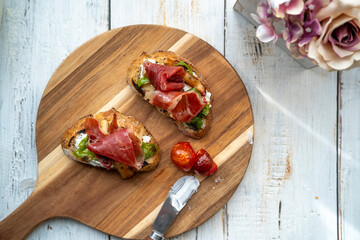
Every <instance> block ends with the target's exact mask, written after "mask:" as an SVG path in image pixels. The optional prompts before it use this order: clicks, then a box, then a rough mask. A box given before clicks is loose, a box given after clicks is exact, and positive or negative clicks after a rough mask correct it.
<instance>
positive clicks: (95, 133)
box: [84, 118, 113, 170]
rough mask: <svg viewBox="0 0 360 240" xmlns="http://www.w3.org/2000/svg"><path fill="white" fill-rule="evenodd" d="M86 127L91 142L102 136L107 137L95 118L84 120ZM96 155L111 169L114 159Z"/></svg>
mask: <svg viewBox="0 0 360 240" xmlns="http://www.w3.org/2000/svg"><path fill="white" fill-rule="evenodd" d="M84 128H85V131H86V134H87V135H88V137H89V142H90V144H91V143H95V142H97V141H99V139H101V138H102V137H105V136H106V135H105V134H104V133H103V132H102V131H101V130H100V127H99V123H98V121H96V119H94V118H86V119H85V122H84ZM90 151H91V150H90ZM95 155H96V158H97V159H98V160H99V162H100V163H101V164H102V165H103V166H104V167H105V168H106V169H107V170H110V169H111V166H112V162H113V161H112V160H111V159H108V158H106V157H104V156H100V155H97V154H95Z"/></svg>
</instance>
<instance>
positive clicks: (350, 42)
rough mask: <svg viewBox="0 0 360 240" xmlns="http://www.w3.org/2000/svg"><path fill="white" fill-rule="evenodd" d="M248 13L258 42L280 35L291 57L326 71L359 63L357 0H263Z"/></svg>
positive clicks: (359, 44) (358, 4) (359, 38)
mask: <svg viewBox="0 0 360 240" xmlns="http://www.w3.org/2000/svg"><path fill="white" fill-rule="evenodd" d="M251 16H252V18H253V19H254V20H255V21H256V22H258V23H259V24H260V25H259V26H258V28H257V30H256V36H257V37H258V38H259V39H260V41H262V42H270V41H274V42H276V41H277V39H278V38H282V39H284V41H285V42H286V46H287V48H288V49H289V51H290V53H291V55H292V56H294V57H295V58H303V57H308V58H309V59H311V60H312V61H313V62H315V63H316V64H318V65H319V66H320V67H322V68H324V69H327V70H329V71H331V70H345V69H350V68H353V67H357V66H360V0H267V1H266V2H260V3H259V4H258V5H257V15H256V14H251ZM275 29H277V32H276V31H275ZM279 29H280V31H279Z"/></svg>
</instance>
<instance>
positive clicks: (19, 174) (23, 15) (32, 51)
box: [0, 0, 108, 239]
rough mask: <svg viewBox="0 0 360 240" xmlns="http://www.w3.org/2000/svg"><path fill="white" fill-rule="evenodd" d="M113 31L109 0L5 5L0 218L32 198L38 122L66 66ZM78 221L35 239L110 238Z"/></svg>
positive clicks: (51, 227) (0, 62)
mask: <svg viewBox="0 0 360 240" xmlns="http://www.w3.org/2000/svg"><path fill="white" fill-rule="evenodd" d="M107 29H108V2H107V1H106V2H105V1H92V0H82V1H55V2H53V1H36V2H35V1H10V0H7V1H5V2H4V12H3V19H2V23H1V27H0V46H1V48H0V112H1V115H0V139H1V140H0V142H1V145H0V159H1V161H0V196H1V199H0V218H1V219H3V218H5V217H6V216H7V215H8V214H9V213H11V212H12V211H13V210H14V209H15V208H17V207H18V206H19V205H20V204H21V203H22V202H23V201H24V200H25V199H26V198H27V197H28V196H29V195H30V193H31V191H32V189H33V186H34V183H35V180H36V175H37V158H36V146H35V120H36V113H37V108H38V104H39V102H40V98H41V95H42V92H43V90H44V89H45V86H46V84H47V82H48V80H49V79H50V77H51V75H52V73H53V72H54V71H55V69H56V67H57V66H58V65H59V64H60V63H61V61H62V60H63V59H64V58H65V57H66V56H67V55H68V54H69V53H71V52H72V51H73V50H74V49H75V48H76V47H78V46H79V45H80V44H82V43H83V42H85V41H86V40H88V39H89V38H91V37H93V36H95V35H97V34H99V33H101V32H104V31H106V30H107ZM107 238H108V236H107V235H106V234H103V233H99V232H98V231H96V230H93V229H91V228H89V227H86V226H84V225H83V224H80V223H77V222H76V221H73V220H62V219H55V220H50V221H47V222H45V223H43V224H41V225H40V226H39V227H38V228H37V229H36V230H35V231H34V232H33V233H32V234H31V235H30V236H29V239H107Z"/></svg>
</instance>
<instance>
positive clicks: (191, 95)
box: [147, 90, 207, 122]
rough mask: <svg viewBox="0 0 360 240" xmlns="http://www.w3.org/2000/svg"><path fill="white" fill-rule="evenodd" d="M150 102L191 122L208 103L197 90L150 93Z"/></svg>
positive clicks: (182, 120)
mask: <svg viewBox="0 0 360 240" xmlns="http://www.w3.org/2000/svg"><path fill="white" fill-rule="evenodd" d="M147 97H149V98H150V103H151V104H153V105H155V106H157V107H159V108H161V109H164V110H166V111H168V112H169V113H170V114H171V116H172V117H173V118H174V119H175V120H177V121H179V122H190V121H191V119H193V118H194V117H195V116H196V115H198V114H199V113H200V112H201V110H202V109H203V108H204V107H205V105H206V104H207V102H206V100H205V99H204V98H202V97H200V96H199V94H197V93H196V92H195V91H188V92H177V91H171V92H162V91H158V90H156V91H152V92H150V93H148V95H147Z"/></svg>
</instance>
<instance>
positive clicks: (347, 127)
mask: <svg viewBox="0 0 360 240" xmlns="http://www.w3.org/2000/svg"><path fill="white" fill-rule="evenodd" d="M340 84H341V85H340V96H339V114H340V115H339V139H338V141H339V160H338V161H339V173H338V174H339V176H338V181H339V188H338V191H339V213H340V214H339V226H340V228H339V231H340V237H339V239H344V240H347V239H360V217H359V216H360V205H359V200H360V187H359V183H360V162H359V159H360V157H359V156H360V126H359V123H360V111H359V110H360V69H353V70H351V71H347V72H343V73H342V74H341V75H340Z"/></svg>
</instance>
